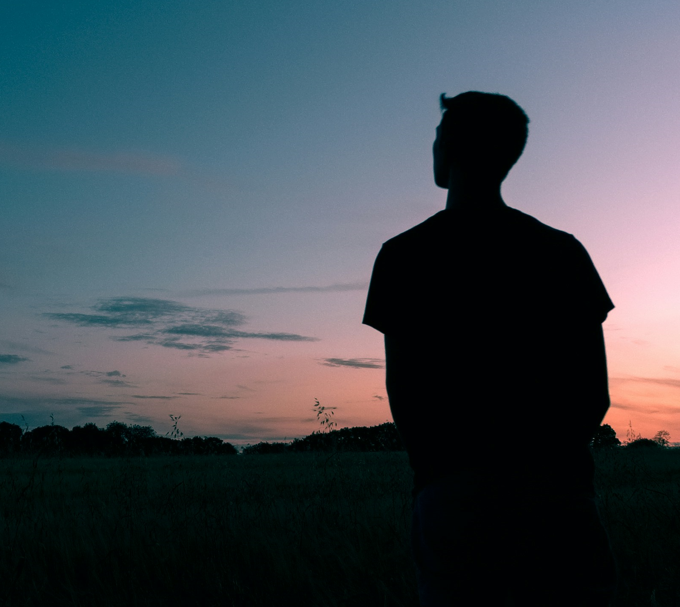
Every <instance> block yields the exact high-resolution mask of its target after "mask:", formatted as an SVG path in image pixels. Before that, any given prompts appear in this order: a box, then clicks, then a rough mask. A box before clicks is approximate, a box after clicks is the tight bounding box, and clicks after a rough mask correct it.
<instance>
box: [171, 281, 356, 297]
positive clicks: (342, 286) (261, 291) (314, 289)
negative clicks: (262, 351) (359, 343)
mask: <svg viewBox="0 0 680 607" xmlns="http://www.w3.org/2000/svg"><path fill="white" fill-rule="evenodd" d="M366 289H368V282H366V281H361V282H348V283H338V284H332V285H324V286H307V287H258V288H253V289H196V290H191V291H185V292H184V293H183V295H188V296H192V295H193V296H201V295H271V294H276V293H334V292H341V291H365V290H366Z"/></svg>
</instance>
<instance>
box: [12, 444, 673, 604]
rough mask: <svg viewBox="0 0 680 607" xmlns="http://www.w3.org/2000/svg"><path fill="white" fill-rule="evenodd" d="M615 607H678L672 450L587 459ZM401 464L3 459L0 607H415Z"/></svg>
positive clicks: (382, 457) (302, 458) (396, 460)
mask: <svg viewBox="0 0 680 607" xmlns="http://www.w3.org/2000/svg"><path fill="white" fill-rule="evenodd" d="M596 462H597V466H598V473H597V489H598V494H599V496H600V511H601V515H602V518H603V522H604V524H605V526H606V528H607V530H608V532H609V535H610V538H611V541H612V544H613V548H614V552H615V554H616V557H617V560H618V562H619V566H620V569H621V574H622V579H621V589H620V593H619V599H618V602H617V607H633V606H635V607H638V606H643V605H644V606H660V607H672V606H673V607H674V606H679V605H680V559H679V558H678V538H680V449H654V450H648V451H647V450H638V451H634V450H623V449H621V450H615V451H605V452H601V453H596ZM410 483H411V478H410V472H409V469H408V465H407V460H406V455H405V454H404V453H345V454H337V455H330V454H324V455H321V454H284V455H268V456H267V455H262V456H255V455H253V456H237V457H220V456H215V457H174V458H173V457H153V458H145V459H144V458H131V459H104V458H82V459H57V458H52V459H38V460H31V459H5V460H0V580H2V583H0V605H3V606H5V605H6V606H8V607H11V606H17V607H19V606H22V607H23V606H34V607H44V606H47V605H50V606H61V605H69V606H70V605H72V606H83V607H85V606H97V607H112V606H120V607H123V606H125V607H135V606H139V607H142V606H144V607H153V606H161V605H163V606H164V607H167V606H172V605H181V606H182V607H189V606H193V605H196V606H199V605H200V606H202V607H211V606H218V605H219V606H221V607H229V606H238V607H241V606H243V607H246V606H248V607H250V606H252V607H259V606H263V607H264V606H266V607H274V606H286V605H291V606H293V605H294V606H296V607H305V606H310V607H312V606H314V607H324V606H329V607H330V606H340V605H347V606H350V605H351V606H357V607H361V606H364V605H366V606H368V605H371V606H375V605H381V606H393V607H402V606H403V607H406V606H408V607H415V605H417V599H416V593H415V579H414V572H413V568H412V564H411V561H410V558H409V553H408V550H409V545H408V530H409V525H410V515H411V495H410V489H411V487H410Z"/></svg>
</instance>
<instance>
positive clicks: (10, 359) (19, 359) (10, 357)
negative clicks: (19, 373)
mask: <svg viewBox="0 0 680 607" xmlns="http://www.w3.org/2000/svg"><path fill="white" fill-rule="evenodd" d="M28 360H30V359H29V358H24V357H23V356H18V355H16V354H0V365H16V364H18V363H23V362H26V361H28Z"/></svg>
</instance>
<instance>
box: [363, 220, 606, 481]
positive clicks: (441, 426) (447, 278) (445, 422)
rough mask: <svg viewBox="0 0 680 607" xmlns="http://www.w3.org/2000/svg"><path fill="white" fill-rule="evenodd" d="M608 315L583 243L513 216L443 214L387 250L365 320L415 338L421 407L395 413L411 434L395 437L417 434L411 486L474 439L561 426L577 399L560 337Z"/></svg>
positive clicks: (458, 457)
mask: <svg viewBox="0 0 680 607" xmlns="http://www.w3.org/2000/svg"><path fill="white" fill-rule="evenodd" d="M613 308H614V305H613V303H612V301H611V299H610V298H609V295H608V294H607V291H606V289H605V287H604V284H603V283H602V280H601V279H600V276H599V275H598V273H597V270H596V269H595V266H594V265H593V262H592V261H591V259H590V256H589V255H588V253H587V251H586V250H585V248H584V247H583V245H582V244H581V243H580V242H579V241H578V240H576V238H574V236H572V235H571V234H568V233H566V232H562V231H560V230H556V229H554V228H551V227H549V226H547V225H545V224H543V223H541V222H540V221H538V220H537V219H535V218H533V217H531V216H529V215H527V214H525V213H522V212H521V211H518V210H516V209H512V208H509V207H503V208H500V209H495V210H493V211H491V212H485V213H480V212H470V211H460V210H445V211H441V212H439V213H437V214H436V215H434V216H432V217H430V218H429V219H428V220H426V221H425V222H423V223H421V224H419V225H417V226H415V227H414V228H412V229H410V230H408V231H406V232H403V233H402V234H400V235H398V236H396V237H394V238H392V239H390V240H388V241H387V242H385V243H384V244H383V246H382V248H381V250H380V253H379V254H378V256H377V258H376V261H375V266H374V269H373V275H372V277H371V282H370V286H369V291H368V298H367V302H366V309H365V314H364V319H363V322H364V324H367V325H369V326H371V327H373V328H375V329H377V330H378V331H380V332H382V333H385V334H386V335H404V336H411V337H414V339H415V341H414V342H413V343H414V344H415V345H414V348H417V349H418V351H419V354H418V355H417V356H418V358H420V357H421V356H422V360H423V361H426V363H425V362H424V363H423V364H424V365H425V366H426V367H427V368H428V370H429V371H428V377H429V380H428V382H427V383H428V385H424V386H423V387H422V390H420V391H419V395H418V400H419V401H420V402H413V403H412V404H411V403H409V406H408V410H406V411H403V412H401V418H402V420H403V421H402V426H405V425H407V426H408V427H409V432H408V433H406V432H402V429H403V428H399V425H398V429H399V430H400V432H402V437H404V436H405V435H406V434H408V435H409V436H410V437H415V438H410V439H409V441H408V444H406V448H407V450H408V451H409V456H410V459H411V465H412V466H413V467H414V471H415V473H416V485H418V484H419V483H420V484H421V485H422V484H423V483H425V482H426V481H427V476H428V474H426V473H424V472H423V470H422V469H421V470H419V469H418V468H419V467H420V468H428V469H429V470H430V471H431V474H430V476H436V475H441V474H443V473H444V472H445V471H446V470H453V469H464V468H465V466H466V465H467V464H466V461H468V462H469V453H470V449H476V448H477V447H478V446H479V445H480V444H482V443H484V444H486V445H488V444H490V443H494V441H498V439H501V440H500V441H498V443H499V444H500V442H503V441H505V442H506V443H507V437H508V434H511V435H514V436H516V439H517V444H519V443H521V442H526V441H533V440H536V439H537V437H536V434H537V433H538V434H539V435H540V433H542V432H544V433H545V434H546V436H549V435H550V434H551V432H552V431H553V430H554V429H557V428H563V427H566V426H565V424H564V423H563V420H564V419H565V418H566V417H569V411H570V408H571V407H572V406H573V404H574V402H575V400H577V399H579V394H578V393H577V392H575V391H574V390H573V389H572V387H571V384H573V383H574V382H571V384H570V379H569V372H568V369H569V366H570V361H572V360H573V359H574V358H577V357H578V356H579V352H578V351H577V346H574V345H570V342H569V336H570V334H572V333H574V332H575V331H577V330H578V329H579V328H580V327H583V326H585V325H591V326H593V325H599V324H600V323H602V322H603V321H604V320H605V319H606V317H607V314H608V313H609V311H610V310H612V309H613ZM390 404H391V405H392V402H390ZM402 406H403V405H402ZM395 417H396V416H395ZM454 428H455V429H457V430H454ZM480 431H481V432H483V434H484V435H485V437H486V438H485V440H484V441H481V442H480V441H479V440H478V439H479V437H478V436H476V433H478V432H480ZM454 436H455V437H456V438H454ZM475 436H476V438H474V437H475ZM539 441H540V439H539ZM581 443H583V441H581ZM584 449H586V451H587V445H586V446H585V447H584V445H583V444H581V445H580V457H581V458H582V459H584V458H585V459H588V458H589V461H585V463H583V462H582V464H581V466H582V468H583V470H584V471H583V472H582V474H581V475H582V477H583V478H585V479H586V480H585V481H584V482H586V484H587V483H588V482H590V480H592V457H591V456H590V454H589V452H588V453H587V455H586V451H584ZM506 452H507V448H506ZM499 454H500V451H499V452H498V453H497V454H496V455H494V457H498V456H499ZM569 465H570V464H569ZM435 469H436V470H435ZM586 469H587V470H586ZM419 479H420V480H419ZM589 479H590V480H589Z"/></svg>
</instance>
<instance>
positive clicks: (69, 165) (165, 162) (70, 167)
mask: <svg viewBox="0 0 680 607" xmlns="http://www.w3.org/2000/svg"><path fill="white" fill-rule="evenodd" d="M0 164H2V165H4V166H10V167H14V168H18V169H26V170H41V171H60V172H104V173H126V174H136V175H152V176H156V175H158V176H163V175H176V174H178V173H180V172H181V171H182V163H181V162H180V161H179V160H178V159H176V158H172V157H169V156H161V155H157V154H149V153H145V152H134V151H119V152H101V151H96V150H85V149H78V148H64V147H50V146H36V145H25V144H17V143H11V142H8V141H0Z"/></svg>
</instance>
